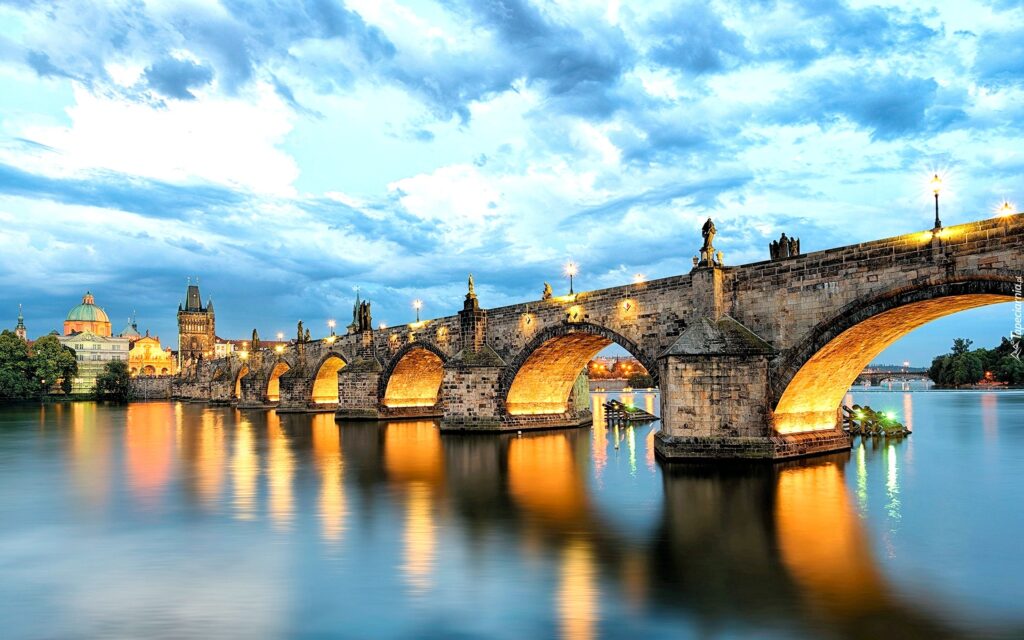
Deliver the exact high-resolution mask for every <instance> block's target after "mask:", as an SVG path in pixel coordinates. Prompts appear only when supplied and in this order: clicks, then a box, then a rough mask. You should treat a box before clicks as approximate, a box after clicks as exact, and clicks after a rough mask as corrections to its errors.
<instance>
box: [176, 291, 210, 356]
mask: <svg viewBox="0 0 1024 640" xmlns="http://www.w3.org/2000/svg"><path fill="white" fill-rule="evenodd" d="M198 282H199V281H198V279H197V280H196V284H191V282H190V283H189V285H188V290H187V291H186V292H185V305H184V307H183V306H182V305H181V304H180V303H179V304H178V367H179V368H180V367H181V366H182V365H183V364H185V363H188V362H190V361H192V360H195V359H197V358H199V357H200V356H202V358H203V360H210V359H212V358H213V345H214V342H215V340H216V326H215V321H214V315H213V300H207V301H206V306H205V307H204V306H203V300H202V298H201V297H200V296H199V284H198Z"/></svg>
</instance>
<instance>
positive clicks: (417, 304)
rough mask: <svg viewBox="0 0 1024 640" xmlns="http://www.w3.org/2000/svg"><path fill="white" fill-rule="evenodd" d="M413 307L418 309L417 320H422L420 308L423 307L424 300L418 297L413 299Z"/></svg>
mask: <svg viewBox="0 0 1024 640" xmlns="http://www.w3.org/2000/svg"><path fill="white" fill-rule="evenodd" d="M412 308H413V309H415V310H416V322H419V321H420V309H422V308H423V301H422V300H420V299H416V300H413V301H412Z"/></svg>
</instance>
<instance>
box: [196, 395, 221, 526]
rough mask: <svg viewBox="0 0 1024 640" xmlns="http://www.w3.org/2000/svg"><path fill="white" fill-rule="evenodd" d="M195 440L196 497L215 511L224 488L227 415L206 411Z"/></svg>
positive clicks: (200, 421)
mask: <svg viewBox="0 0 1024 640" xmlns="http://www.w3.org/2000/svg"><path fill="white" fill-rule="evenodd" d="M194 437H195V438H196V441H195V444H194V447H195V449H194V453H193V456H194V458H193V459H194V465H195V482H196V493H197V494H198V496H199V503H200V504H201V505H203V506H204V507H207V508H210V507H214V506H216V505H217V504H218V502H219V499H220V494H221V490H222V489H223V486H224V467H225V464H224V460H225V458H226V457H227V452H226V451H225V449H226V446H227V443H226V441H225V440H226V439H225V435H224V413H223V412H222V411H211V410H209V409H207V410H204V411H203V414H202V416H201V418H200V420H199V433H198V434H195V436H194Z"/></svg>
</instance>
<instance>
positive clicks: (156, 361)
mask: <svg viewBox="0 0 1024 640" xmlns="http://www.w3.org/2000/svg"><path fill="white" fill-rule="evenodd" d="M128 370H129V372H130V373H131V374H132V376H170V375H174V374H176V373H177V372H178V362H177V358H175V357H174V355H173V353H172V352H171V349H170V347H168V348H166V349H165V348H164V347H163V346H162V345H161V344H160V338H159V337H157V336H151V335H149V332H148V331H147V332H146V335H144V336H143V337H141V338H139V339H138V340H135V342H133V343H132V348H131V351H129V352H128Z"/></svg>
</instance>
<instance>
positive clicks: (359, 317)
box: [356, 300, 373, 331]
mask: <svg viewBox="0 0 1024 640" xmlns="http://www.w3.org/2000/svg"><path fill="white" fill-rule="evenodd" d="M356 329H357V330H359V331H372V330H373V320H372V319H371V318H370V301H369V300H365V301H363V302H360V303H359V308H358V310H357V312H356Z"/></svg>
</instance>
